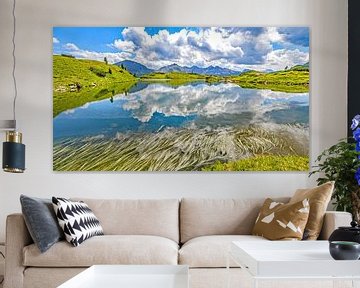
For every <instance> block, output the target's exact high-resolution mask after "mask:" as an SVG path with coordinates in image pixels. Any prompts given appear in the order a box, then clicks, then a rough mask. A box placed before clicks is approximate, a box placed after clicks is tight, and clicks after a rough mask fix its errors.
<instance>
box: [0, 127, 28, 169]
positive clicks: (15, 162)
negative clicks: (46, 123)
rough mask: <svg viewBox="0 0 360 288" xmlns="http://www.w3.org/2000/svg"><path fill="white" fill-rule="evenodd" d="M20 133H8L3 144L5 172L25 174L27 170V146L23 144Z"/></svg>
mask: <svg viewBox="0 0 360 288" xmlns="http://www.w3.org/2000/svg"><path fill="white" fill-rule="evenodd" d="M21 138H22V135H21V133H20V132H16V131H10V132H7V133H6V142H4V143H3V162H2V167H3V169H4V171H5V172H11V173H23V172H24V170H25V145H24V144H22V143H21V140H22V139H21Z"/></svg>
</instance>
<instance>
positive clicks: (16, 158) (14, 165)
mask: <svg viewBox="0 0 360 288" xmlns="http://www.w3.org/2000/svg"><path fill="white" fill-rule="evenodd" d="M15 8H16V0H14V2H13V9H12V16H13V35H12V48H13V49H12V59H13V67H12V78H13V82H14V99H13V120H2V121H0V130H2V131H6V138H5V142H4V143H3V156H2V168H3V169H4V171H5V172H10V173H23V172H24V171H25V145H24V144H22V134H21V133H20V132H19V131H17V128H16V98H17V86H16V78H15V68H16V57H15V47H16V46H15V35H16V15H15Z"/></svg>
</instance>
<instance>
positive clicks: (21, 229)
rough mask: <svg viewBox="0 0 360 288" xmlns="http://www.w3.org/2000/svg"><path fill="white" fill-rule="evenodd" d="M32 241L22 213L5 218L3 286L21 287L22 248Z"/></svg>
mask: <svg viewBox="0 0 360 288" xmlns="http://www.w3.org/2000/svg"><path fill="white" fill-rule="evenodd" d="M32 242H33V241H32V239H31V236H30V234H29V231H28V230H27V228H26V225H25V221H24V217H23V216H22V214H11V215H8V217H7V218H6V243H5V259H6V260H5V281H4V288H22V287H23V280H24V279H23V278H24V270H25V267H24V266H23V248H24V247H25V246H27V245H29V244H31V243H32Z"/></svg>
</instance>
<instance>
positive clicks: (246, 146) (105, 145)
mask: <svg viewBox="0 0 360 288" xmlns="http://www.w3.org/2000/svg"><path fill="white" fill-rule="evenodd" d="M308 135H309V131H308V128H304V127H301V126H299V125H275V124H265V125H261V126H249V127H247V128H221V129H217V130H208V129H190V128H182V129H170V128H169V129H165V130H163V131H160V132H158V133H118V135H117V136H116V137H115V138H113V139H111V138H106V137H84V138H69V139H63V140H61V141H58V142H55V143H54V158H53V165H54V170H55V171H178V170H180V171H191V170H203V169H205V168H206V167H210V166H211V165H213V164H215V163H219V162H220V163H226V162H232V161H237V160H240V159H247V158H251V157H254V156H256V155H274V156H285V155H295V156H304V157H308V152H309V151H308V146H309V139H308V137H309V136H308ZM234 167H236V166H234ZM299 169H302V168H301V167H299ZM289 170H293V168H289Z"/></svg>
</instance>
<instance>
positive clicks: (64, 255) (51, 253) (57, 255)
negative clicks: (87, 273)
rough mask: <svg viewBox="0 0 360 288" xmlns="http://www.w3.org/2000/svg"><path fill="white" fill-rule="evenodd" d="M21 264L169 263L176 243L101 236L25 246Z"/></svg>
mask: <svg viewBox="0 0 360 288" xmlns="http://www.w3.org/2000/svg"><path fill="white" fill-rule="evenodd" d="M23 254H24V255H23V256H24V257H23V262H24V263H23V264H24V265H25V266H36V267H88V266H91V265H95V264H143V265H148V264H170V265H176V264H177V262H178V261H177V260H178V244H177V243H175V242H174V241H172V240H170V239H167V238H164V237H159V236H141V235H104V236H95V237H93V238H90V239H88V240H87V241H85V242H84V243H83V244H82V245H80V246H78V247H76V248H75V247H73V246H72V245H71V244H69V243H68V242H66V241H61V242H58V243H56V244H55V245H54V246H53V247H51V249H49V250H48V251H46V252H45V253H42V254H41V253H40V251H39V250H38V249H37V247H36V246H35V245H34V244H31V245H29V246H26V247H24V250H23Z"/></svg>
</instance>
